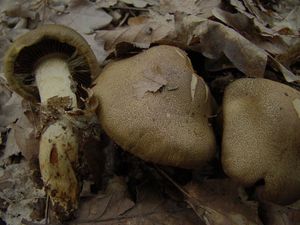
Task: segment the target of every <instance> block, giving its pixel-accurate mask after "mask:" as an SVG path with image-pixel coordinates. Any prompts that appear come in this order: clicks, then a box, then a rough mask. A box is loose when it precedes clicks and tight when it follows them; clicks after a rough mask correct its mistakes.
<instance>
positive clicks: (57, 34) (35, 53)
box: [4, 25, 99, 217]
mask: <svg viewBox="0 0 300 225" xmlns="http://www.w3.org/2000/svg"><path fill="white" fill-rule="evenodd" d="M4 70H5V71H4V72H5V76H6V78H7V81H8V83H9V85H10V87H11V88H12V89H13V90H14V91H16V92H17V93H18V94H20V95H21V96H23V97H24V98H25V99H27V100H30V101H32V102H35V103H40V105H41V109H42V110H41V111H42V112H41V115H42V116H41V118H42V119H43V126H44V127H43V130H42V132H41V138H40V146H39V163H40V170H41V175H42V179H43V181H44V185H45V189H46V191H47V193H48V195H49V196H50V199H51V200H52V203H53V205H54V208H55V209H56V211H58V212H61V214H62V216H63V217H68V216H69V215H70V214H72V212H73V211H74V210H75V209H76V208H77V204H78V194H79V192H80V187H79V186H80V185H79V182H78V180H77V177H76V175H77V174H76V173H77V171H76V169H77V167H78V146H79V140H78V136H77V135H78V130H79V129H78V128H77V127H76V126H75V125H74V123H72V122H71V120H70V116H69V114H68V113H72V112H74V111H76V110H78V109H84V107H85V106H84V99H85V98H86V97H87V93H86V92H85V88H87V87H89V86H90V84H91V81H92V79H93V77H95V76H96V75H97V74H98V73H99V70H98V65H97V60H96V57H95V55H94V54H93V52H92V50H91V48H90V47H89V45H88V43H87V42H86V41H85V40H84V39H83V38H82V37H81V36H80V35H79V34H78V33H77V32H75V31H74V30H72V29H70V28H67V27H65V26H62V25H44V26H41V27H39V28H37V29H35V30H32V31H30V32H28V33H26V34H24V35H23V36H21V37H20V38H18V39H17V40H16V41H15V42H14V43H13V44H12V45H11V47H10V48H9V49H8V51H7V52H6V56H5V59H4Z"/></svg>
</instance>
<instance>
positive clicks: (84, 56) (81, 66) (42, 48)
mask: <svg viewBox="0 0 300 225" xmlns="http://www.w3.org/2000/svg"><path fill="white" fill-rule="evenodd" d="M53 55H59V57H62V58H64V59H66V61H67V62H69V64H70V65H69V66H70V71H71V74H72V77H73V80H74V81H75V82H76V84H75V85H74V86H75V88H74V89H76V90H75V91H76V92H79V91H80V90H81V86H83V87H88V86H89V85H90V84H91V80H92V79H93V78H94V77H95V76H96V75H98V74H99V66H98V63H97V59H96V57H95V55H94V53H93V52H92V50H91V48H90V46H89V45H88V43H87V42H86V41H85V40H84V39H83V37H82V36H81V35H80V34H78V33H77V32H76V31H74V30H72V29H71V28H68V27H65V26H63V25H54V24H51V25H44V26H41V27H38V28H37V29H35V30H32V31H30V32H28V33H26V34H25V35H22V36H21V37H19V38H18V39H17V40H16V41H15V42H14V43H13V44H12V45H11V47H10V48H9V49H8V51H7V52H6V55H5V58H4V73H5V76H6V79H7V81H8V83H9V85H10V86H11V87H12V89H13V90H14V91H16V92H17V93H18V94H20V95H21V96H23V97H24V98H25V99H28V100H31V101H39V98H40V97H39V92H38V89H37V87H36V85H35V74H34V70H35V67H36V65H37V64H38V63H39V61H40V60H41V59H43V58H45V57H48V56H53Z"/></svg>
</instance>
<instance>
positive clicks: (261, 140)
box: [222, 78, 300, 204]
mask: <svg viewBox="0 0 300 225" xmlns="http://www.w3.org/2000/svg"><path fill="white" fill-rule="evenodd" d="M299 102H300V92H298V91H297V90H295V89H293V88H291V87H289V86H287V85H284V84H281V83H278V82H275V81H271V80H267V79H262V78H261V79H259V78H257V79H250V78H245V79H239V80H237V81H234V82H233V83H231V84H230V85H229V86H228V87H227V88H226V90H225V93H224V100H223V127H224V130H223V140H222V165H223V169H224V171H225V173H226V174H227V175H228V176H229V177H232V179H234V180H236V181H238V182H240V183H241V184H244V185H245V186H251V185H254V184H256V185H263V186H258V187H257V188H258V189H257V190H258V192H257V194H258V196H259V197H261V198H262V199H265V200H270V201H273V202H276V203H281V204H288V203H291V202H293V201H295V200H297V199H299V198H300V177H299V174H300V137H299V130H300V109H299Z"/></svg>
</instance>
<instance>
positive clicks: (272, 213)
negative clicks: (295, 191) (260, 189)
mask: <svg viewBox="0 0 300 225" xmlns="http://www.w3.org/2000/svg"><path fill="white" fill-rule="evenodd" d="M299 203H300V202H299V201H298V202H296V203H294V204H293V205H289V206H280V205H275V204H273V203H270V202H264V203H261V204H260V211H261V218H262V221H263V223H264V225H299V224H300V207H299V205H300V204H299ZM297 204H298V205H297Z"/></svg>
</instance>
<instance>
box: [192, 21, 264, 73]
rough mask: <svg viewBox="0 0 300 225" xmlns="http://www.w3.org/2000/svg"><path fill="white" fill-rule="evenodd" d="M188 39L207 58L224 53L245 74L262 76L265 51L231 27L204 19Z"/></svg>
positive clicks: (193, 47)
mask: <svg viewBox="0 0 300 225" xmlns="http://www.w3.org/2000/svg"><path fill="white" fill-rule="evenodd" d="M190 39H191V43H190V44H189V47H190V48H191V49H193V50H195V51H198V52H200V53H202V54H203V55H204V56H206V57H207V58H210V59H217V58H219V57H221V56H222V54H224V55H225V56H226V57H227V58H228V59H229V60H230V61H231V62H232V63H233V64H234V66H236V68H237V69H239V70H240V71H242V72H243V73H245V74H246V75H247V76H250V77H263V75H264V72H265V68H266V64H267V58H268V57H267V54H266V52H265V51H264V50H262V49H260V48H258V47H257V46H256V45H254V44H253V43H251V42H250V41H248V40H247V39H246V38H244V37H243V36H242V35H240V34H239V33H237V32H236V31H234V30H233V29H231V28H229V27H226V26H225V25H223V24H221V23H217V22H214V21H211V20H204V21H200V22H199V24H198V25H197V26H196V27H194V28H193V31H192V34H191V38H190ZM193 39H195V41H193ZM197 40H199V41H197Z"/></svg>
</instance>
